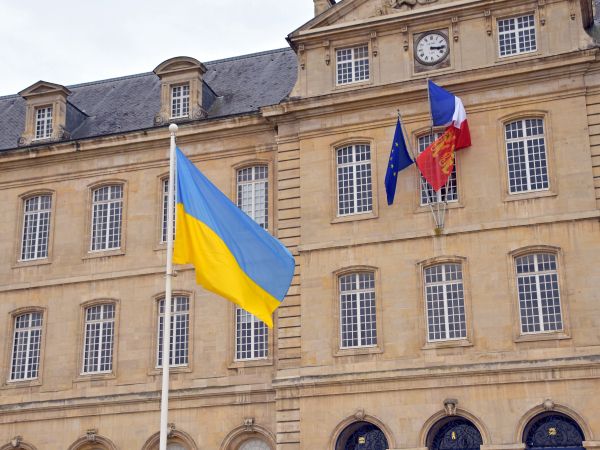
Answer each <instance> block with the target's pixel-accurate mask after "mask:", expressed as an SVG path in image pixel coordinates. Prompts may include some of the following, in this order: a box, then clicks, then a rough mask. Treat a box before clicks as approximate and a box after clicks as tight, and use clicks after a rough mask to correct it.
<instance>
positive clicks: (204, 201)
mask: <svg viewBox="0 0 600 450" xmlns="http://www.w3.org/2000/svg"><path fill="white" fill-rule="evenodd" d="M176 230H177V233H176V235H175V252H174V255H173V262H175V263H177V264H186V263H192V264H193V265H194V266H195V267H196V282H197V283H198V284H200V285H202V287H204V289H206V290H209V291H211V292H214V293H215V294H219V295H221V296H223V297H225V298H226V299H228V300H231V301H232V302H234V303H235V304H237V305H239V306H240V307H241V308H243V309H245V310H246V311H248V312H249V313H251V314H254V315H255V316H256V317H258V318H259V319H260V320H262V321H263V322H264V323H266V324H267V325H268V326H269V327H270V328H272V327H273V320H272V318H271V314H272V313H273V311H275V309H276V308H277V307H278V306H279V305H280V304H281V302H282V301H283V298H284V297H285V295H286V294H287V291H288V289H289V288H290V284H291V283H292V277H293V276H294V267H295V262H294V257H293V256H292V254H291V253H290V252H289V251H288V249H287V248H285V246H284V245H283V244H282V243H281V242H279V241H278V240H277V239H275V238H274V237H273V236H271V235H270V234H269V233H268V232H267V231H266V230H264V229H263V228H262V227H261V226H260V225H258V224H257V223H256V222H255V221H254V220H252V219H251V218H250V217H249V216H248V215H247V214H246V213H244V212H243V211H242V210H241V209H239V208H238V207H237V206H236V205H235V204H234V203H233V202H231V201H230V200H229V199H228V198H227V197H225V195H223V193H221V191H219V190H218V189H217V188H216V187H215V186H214V185H213V184H212V183H211V182H210V181H208V179H207V178H206V177H205V176H204V175H203V174H202V173H201V172H200V171H199V170H198V169H197V168H196V167H195V166H194V165H193V164H192V163H191V162H190V160H189V159H187V158H186V157H185V155H184V154H183V153H182V152H181V150H179V149H177V228H176Z"/></svg>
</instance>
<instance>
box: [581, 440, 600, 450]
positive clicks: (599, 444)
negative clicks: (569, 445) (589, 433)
mask: <svg viewBox="0 0 600 450" xmlns="http://www.w3.org/2000/svg"><path fill="white" fill-rule="evenodd" d="M583 447H584V448H585V450H598V449H600V441H583Z"/></svg>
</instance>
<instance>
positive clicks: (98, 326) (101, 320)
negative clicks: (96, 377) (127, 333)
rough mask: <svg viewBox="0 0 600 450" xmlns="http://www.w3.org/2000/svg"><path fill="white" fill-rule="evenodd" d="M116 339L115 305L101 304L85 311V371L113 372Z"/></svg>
mask: <svg viewBox="0 0 600 450" xmlns="http://www.w3.org/2000/svg"><path fill="white" fill-rule="evenodd" d="M114 339H115V306H114V305H99V306H93V307H91V308H88V309H87V310H86V312H85V343H84V346H83V372H84V373H99V372H111V371H112V362H113V343H114Z"/></svg>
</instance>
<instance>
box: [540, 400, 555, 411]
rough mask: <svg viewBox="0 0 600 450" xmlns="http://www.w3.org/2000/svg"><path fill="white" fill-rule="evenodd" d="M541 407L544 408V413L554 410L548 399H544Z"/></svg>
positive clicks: (551, 402)
mask: <svg viewBox="0 0 600 450" xmlns="http://www.w3.org/2000/svg"><path fill="white" fill-rule="evenodd" d="M542 406H543V407H544V409H545V410H546V411H552V410H553V409H554V402H553V401H552V399H551V398H550V397H546V400H544V403H542Z"/></svg>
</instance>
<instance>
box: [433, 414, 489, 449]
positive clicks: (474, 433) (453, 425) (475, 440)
mask: <svg viewBox="0 0 600 450" xmlns="http://www.w3.org/2000/svg"><path fill="white" fill-rule="evenodd" d="M481 445H483V438H482V437H481V432H480V431H479V429H478V428H477V427H476V426H475V425H474V424H473V422H471V421H470V420H467V419H464V418H462V417H459V416H450V417H447V418H445V419H442V420H440V421H439V422H437V423H436V424H435V425H434V426H433V427H431V430H430V431H429V435H428V436H427V447H428V448H429V450H479V447H480V446H481Z"/></svg>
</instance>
